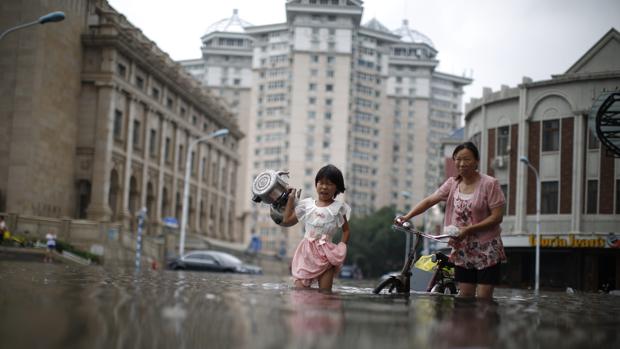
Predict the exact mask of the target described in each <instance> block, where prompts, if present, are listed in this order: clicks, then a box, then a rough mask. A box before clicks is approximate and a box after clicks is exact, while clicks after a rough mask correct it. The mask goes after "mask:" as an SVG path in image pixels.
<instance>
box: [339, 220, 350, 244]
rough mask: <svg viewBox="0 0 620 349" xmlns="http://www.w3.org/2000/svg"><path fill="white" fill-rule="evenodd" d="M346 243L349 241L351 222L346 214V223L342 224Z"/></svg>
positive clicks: (343, 240)
mask: <svg viewBox="0 0 620 349" xmlns="http://www.w3.org/2000/svg"><path fill="white" fill-rule="evenodd" d="M340 241H342V242H344V243H345V244H346V243H348V242H349V222H348V221H347V216H344V224H343V225H342V240H340Z"/></svg>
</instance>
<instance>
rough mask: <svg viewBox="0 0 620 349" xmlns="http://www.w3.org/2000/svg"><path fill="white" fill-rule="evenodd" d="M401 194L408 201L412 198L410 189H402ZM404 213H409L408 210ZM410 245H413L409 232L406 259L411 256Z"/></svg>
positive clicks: (406, 242) (406, 240)
mask: <svg viewBox="0 0 620 349" xmlns="http://www.w3.org/2000/svg"><path fill="white" fill-rule="evenodd" d="M400 195H402V196H403V198H404V199H405V200H407V201H408V200H409V199H411V193H410V192H408V191H406V190H403V191H401V192H400ZM406 206H407V205H405V208H406ZM402 214H407V212H404V213H402ZM410 245H411V237H410V236H409V234H408V233H407V234H406V235H405V261H406V260H407V257H409V246H410Z"/></svg>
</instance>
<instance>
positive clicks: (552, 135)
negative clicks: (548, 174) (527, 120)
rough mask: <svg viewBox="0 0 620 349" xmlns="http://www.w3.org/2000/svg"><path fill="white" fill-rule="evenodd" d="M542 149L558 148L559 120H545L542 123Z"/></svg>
mask: <svg viewBox="0 0 620 349" xmlns="http://www.w3.org/2000/svg"><path fill="white" fill-rule="evenodd" d="M542 129H543V130H542V151H558V150H559V149H560V120H557V119H556V120H547V121H543V123H542Z"/></svg>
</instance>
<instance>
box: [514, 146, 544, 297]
mask: <svg viewBox="0 0 620 349" xmlns="http://www.w3.org/2000/svg"><path fill="white" fill-rule="evenodd" d="M519 161H521V162H522V163H524V164H526V165H527V167H529V168H530V170H532V171H533V172H534V174H535V175H536V267H535V268H536V269H535V272H534V277H535V283H534V292H536V294H538V289H539V285H540V283H539V280H540V177H539V176H538V171H537V170H536V169H535V168H534V166H532V164H530V160H528V158H527V156H522V157H520V158H519Z"/></svg>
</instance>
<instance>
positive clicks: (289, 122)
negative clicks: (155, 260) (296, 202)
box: [181, 0, 471, 254]
mask: <svg viewBox="0 0 620 349" xmlns="http://www.w3.org/2000/svg"><path fill="white" fill-rule="evenodd" d="M362 13H363V7H362V1H352V0H330V1H327V0H321V1H319V0H297V1H295V0H293V1H288V2H287V3H286V22H284V23H277V24H270V25H261V26H250V25H247V22H244V21H242V20H240V19H239V18H238V16H237V13H236V12H235V13H234V14H233V17H232V18H230V19H227V20H224V21H220V22H218V23H216V24H215V25H214V27H217V28H218V29H217V30H215V31H214V30H210V31H209V32H208V33H207V34H206V35H205V36H204V37H203V58H202V59H199V60H191V61H185V62H181V63H182V64H183V65H185V66H186V68H187V69H188V70H189V71H190V72H191V73H192V74H194V76H197V77H198V78H200V79H201V81H203V83H205V84H206V85H207V86H209V87H210V88H211V89H213V90H216V91H217V90H219V91H220V94H221V95H222V96H223V97H224V98H225V99H226V100H227V101H228V102H229V103H230V105H231V106H232V107H233V111H234V112H236V113H238V119H239V125H240V127H241V129H242V131H243V132H244V133H245V134H246V135H247V138H246V142H247V144H246V145H247V148H246V151H247V153H245V154H244V156H245V157H244V160H243V161H245V164H244V166H245V170H246V171H245V173H243V174H240V175H242V176H244V177H243V178H240V179H239V180H238V183H239V186H240V188H239V191H238V193H239V194H238V195H239V198H238V200H237V202H238V203H239V204H238V208H239V211H238V212H237V216H238V217H239V218H240V219H242V222H241V224H240V225H239V226H243V227H245V231H244V233H245V234H246V235H249V234H250V233H251V232H252V230H254V231H255V232H256V233H258V234H260V235H261V237H262V239H263V246H264V247H265V248H266V249H267V250H271V251H276V250H278V249H279V248H280V247H281V244H285V245H288V252H289V254H290V253H291V252H292V251H291V250H292V248H293V247H294V245H295V244H296V243H297V241H298V240H299V238H301V234H297V233H296V232H299V231H300V229H291V230H290V231H291V232H292V233H291V235H288V234H286V233H283V231H282V229H281V228H280V227H278V226H276V225H275V224H274V223H273V222H272V221H271V219H270V218H269V215H268V213H267V211H266V210H265V209H266V208H263V207H260V206H256V205H254V204H253V203H251V202H250V185H251V182H252V179H253V178H254V177H255V176H256V175H257V174H258V173H260V172H261V171H263V170H264V169H287V170H289V171H290V173H291V179H290V183H291V185H293V186H295V187H298V188H302V189H303V192H304V195H306V196H311V195H313V193H314V176H315V174H316V171H317V170H318V169H319V168H320V167H322V166H323V165H325V164H327V163H331V164H334V165H336V166H337V167H339V168H340V169H341V170H342V171H343V173H344V175H345V184H346V186H347V191H346V193H345V194H346V195H345V199H346V201H347V202H348V203H349V204H350V205H351V207H352V209H353V215H365V214H369V213H372V212H373V211H375V210H377V209H379V208H381V207H383V206H387V205H395V206H396V207H399V208H401V209H405V208H407V207H408V205H409V204H410V203H411V202H413V201H415V200H419V199H421V198H422V197H423V196H424V195H425V194H428V193H430V192H432V191H433V190H434V189H435V188H436V187H437V185H438V184H439V182H440V181H441V178H443V176H442V175H441V174H440V173H439V171H438V169H437V166H436V164H437V162H438V158H439V157H440V153H439V141H440V139H441V138H444V137H446V136H448V135H449V134H450V133H451V132H452V131H453V129H455V128H457V127H459V126H460V119H461V97H462V88H463V86H464V85H467V84H469V83H471V79H469V78H464V77H459V76H454V75H450V74H445V73H440V72H437V71H435V68H436V66H437V64H438V63H439V62H438V61H437V59H436V55H437V50H436V49H435V47H434V45H433V43H432V42H431V40H430V39H428V38H427V37H426V36H424V35H422V34H421V33H419V32H417V31H415V30H412V29H411V28H409V26H408V23H407V21H404V22H403V24H402V26H401V27H400V28H398V29H397V30H393V31H392V30H389V29H388V28H387V27H385V26H384V25H383V24H381V23H380V22H379V21H378V20H376V19H372V20H370V21H369V22H367V23H366V24H364V25H361V24H360V23H361V18H362ZM211 28H213V27H211ZM250 59H251V62H250ZM250 70H251V75H250V74H249V73H248V72H249V71H250ZM226 71H227V72H228V73H224V72H226ZM235 101H237V102H235ZM235 105H237V109H234V108H235ZM240 105H243V106H246V105H247V106H248V107H243V108H241V107H239V106H240ZM243 113H247V114H246V115H243ZM240 169H241V168H240ZM244 195H246V197H245V198H244V197H243V196H244ZM239 206H243V207H239Z"/></svg>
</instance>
